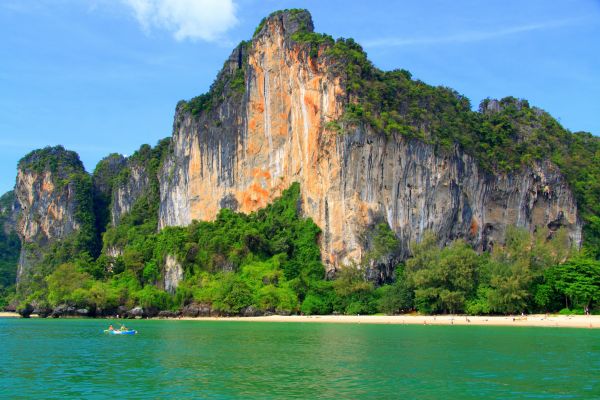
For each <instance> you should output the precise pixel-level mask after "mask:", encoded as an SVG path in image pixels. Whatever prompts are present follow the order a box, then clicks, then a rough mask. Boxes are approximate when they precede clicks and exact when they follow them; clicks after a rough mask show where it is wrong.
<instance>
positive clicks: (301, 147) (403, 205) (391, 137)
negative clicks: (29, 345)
mask: <svg viewBox="0 0 600 400" xmlns="http://www.w3.org/2000/svg"><path fill="white" fill-rule="evenodd" d="M367 84H368V85H367ZM503 129H504V131H502V130H503ZM496 131H501V133H502V134H503V135H504V136H500V135H498V137H496V136H493V135H495V134H496ZM560 135H562V136H560ZM590 136H591V135H590ZM490 138H491V139H490ZM576 138H577V140H579V139H578V138H579V137H576V136H575V134H571V133H570V132H568V131H566V130H564V129H563V128H562V127H560V125H559V124H558V123H557V122H556V121H555V120H553V119H552V118H551V117H550V116H548V115H547V114H546V113H544V112H543V111H541V110H539V109H536V108H533V107H529V105H528V104H527V103H526V102H524V101H518V100H516V99H512V98H508V99H503V100H502V101H495V100H489V99H488V100H485V101H484V102H483V103H482V105H481V107H480V111H479V112H474V111H472V110H471V107H470V103H469V102H468V100H467V99H465V98H464V97H462V96H460V95H459V94H457V93H456V92H453V91H452V90H450V89H447V88H436V87H432V86H429V85H426V84H425V83H423V82H420V81H416V80H413V79H412V77H411V75H410V73H408V72H407V71H403V70H397V71H390V72H383V71H380V70H377V69H376V68H374V67H373V66H372V65H371V64H370V63H369V62H368V59H367V58H366V54H365V53H364V52H363V51H362V49H361V48H360V46H359V45H358V44H356V43H355V42H354V41H352V40H351V39H340V40H338V41H334V40H333V39H332V38H330V37H328V36H327V35H321V34H316V33H314V32H313V23H312V19H311V16H310V14H309V13H308V12H307V11H304V10H287V11H283V12H276V13H273V14H272V15H271V16H269V17H268V18H266V19H265V20H264V21H263V22H262V23H261V24H260V26H259V28H258V29H257V31H256V33H255V34H254V37H253V38H252V40H250V41H247V42H242V43H241V44H240V45H239V46H237V47H236V48H235V49H234V51H233V52H232V54H231V56H230V57H229V58H228V59H227V60H226V62H225V65H224V67H223V69H222V70H221V72H220V73H219V74H218V76H217V78H216V80H215V82H214V84H213V85H212V87H211V90H210V91H209V92H208V93H206V94H204V95H201V96H199V97H197V98H194V99H192V100H190V101H187V102H186V101H181V102H180V103H179V104H178V105H177V107H176V112H175V117H174V123H173V133H172V137H170V138H168V139H165V140H162V141H161V142H159V144H158V145H157V146H156V147H154V148H151V147H150V146H148V145H143V146H142V147H141V148H140V149H139V150H138V151H137V152H136V153H135V154H133V155H132V156H131V157H128V158H125V157H123V156H120V155H116V154H113V155H110V156H109V157H107V158H105V159H104V160H102V161H101V162H100V163H99V164H98V167H97V168H96V171H94V174H93V175H92V176H90V175H88V174H87V173H86V172H85V171H84V170H83V166H82V165H81V162H80V161H79V159H78V157H77V155H76V154H74V153H73V152H69V151H66V150H64V149H62V148H61V147H56V148H46V149H43V150H39V151H35V152H32V153H30V154H29V155H27V156H26V157H25V158H24V159H23V160H22V161H21V163H20V164H19V170H18V176H17V182H16V186H15V197H16V202H15V203H14V209H15V210H17V211H18V213H19V215H20V216H19V217H18V220H17V219H14V218H13V220H14V224H15V225H16V226H17V231H18V233H19V236H20V238H21V241H22V243H23V247H22V250H21V258H20V261H19V272H18V278H19V279H20V280H21V279H23V277H24V276H27V273H28V271H34V270H35V268H33V269H31V268H30V267H32V266H34V265H35V264H36V263H37V262H38V261H40V260H41V258H43V257H45V256H46V255H47V253H48V249H50V248H51V247H52V246H53V245H54V244H56V243H60V246H62V247H61V249H59V250H56V249H55V250H53V254H54V256H53V257H55V255H56V254H58V255H59V256H60V257H62V258H60V257H58V258H56V257H55V258H56V259H61V260H62V259H65V260H66V259H67V258H68V257H69V256H70V255H73V254H75V253H77V252H87V253H88V254H89V255H90V256H91V257H92V258H95V257H96V256H98V254H99V253H100V252H102V253H101V254H102V256H104V257H106V259H107V260H108V261H107V262H106V263H105V265H104V266H103V268H106V269H108V270H110V271H109V272H110V273H112V272H114V271H113V270H112V269H113V267H114V268H117V269H118V268H119V266H118V264H119V262H118V261H119V260H118V259H119V258H123V257H125V256H127V257H128V262H130V264H132V265H135V266H136V267H135V268H137V269H136V273H137V274H138V275H143V274H146V275H147V276H148V277H149V278H148V279H147V281H148V282H153V284H155V285H156V286H157V287H160V288H164V289H166V290H167V291H169V292H171V293H172V292H174V291H175V288H176V287H177V285H178V283H179V282H180V281H181V280H182V279H184V264H185V257H192V256H193V255H194V254H195V253H194V252H198V251H199V250H198V249H196V248H189V249H186V252H181V254H178V256H177V257H176V256H175V254H174V253H166V254H162V253H161V254H160V256H161V259H160V260H159V261H157V262H155V264H160V265H153V264H151V263H148V262H147V259H148V258H149V257H146V255H147V254H145V253H144V251H146V252H150V250H148V249H147V248H144V249H135V251H130V253H129V254H127V255H124V254H123V244H124V242H125V241H126V240H127V239H128V236H127V235H128V233H127V232H126V229H125V228H123V229H122V231H120V229H121V228H120V227H121V226H122V225H123V223H124V221H126V223H127V224H128V225H127V227H132V226H134V227H136V229H139V230H140V231H142V232H144V234H148V235H150V234H153V233H156V232H157V231H158V230H161V229H165V228H166V227H170V226H187V225H189V224H191V223H192V221H193V220H199V221H210V220H213V219H214V218H215V217H216V216H217V214H218V212H219V210H221V209H223V208H229V209H232V210H234V211H241V212H244V213H248V212H253V211H256V210H258V209H260V208H264V207H265V206H267V205H268V204H270V203H272V202H273V200H274V199H275V198H276V197H278V196H280V195H281V193H282V191H284V190H285V189H287V188H289V187H290V186H292V184H293V183H295V182H298V183H299V184H300V185H299V187H300V190H301V194H300V197H301V201H300V209H301V212H302V214H303V215H304V216H306V217H310V218H311V219H312V220H313V221H314V222H315V223H316V225H318V227H319V228H320V229H321V233H320V236H319V245H320V250H321V257H322V261H323V264H324V265H325V267H326V270H327V271H328V272H329V276H331V275H332V274H333V272H335V271H336V270H337V269H340V268H343V266H344V265H347V264H349V263H352V262H361V261H363V260H364V259H365V256H366V255H367V254H368V253H369V251H370V250H371V249H372V246H373V245H372V243H373V238H372V233H373V231H374V229H373V228H374V227H375V226H376V225H380V224H384V225H387V226H389V228H390V229H391V230H392V231H393V232H394V234H395V235H396V237H397V238H398V239H399V243H400V246H399V249H398V250H397V251H396V253H395V254H387V255H385V256H384V257H380V259H377V260H375V259H369V263H370V265H369V270H370V273H369V274H368V276H369V277H370V278H372V279H373V280H377V281H379V282H382V281H386V280H389V278H391V277H392V275H393V267H394V266H395V265H396V263H397V261H399V260H402V259H405V258H407V257H408V256H409V255H410V244H411V242H413V241H419V240H420V239H421V238H422V237H423V235H424V233H425V232H426V231H433V232H434V233H435V234H436V235H437V237H438V239H439V241H440V242H441V243H442V244H443V243H448V242H450V241H452V240H454V239H456V238H464V239H466V240H467V241H468V242H470V243H471V244H472V245H473V246H474V247H475V248H476V249H477V250H479V251H484V250H488V249H490V248H491V247H493V246H494V245H495V244H498V243H502V242H503V240H504V235H505V232H506V229H507V227H509V226H513V225H514V226H518V227H523V228H525V229H527V230H529V231H531V232H533V231H535V230H537V229H539V228H547V229H549V231H550V235H551V234H552V233H553V232H554V231H556V230H557V229H559V228H561V227H562V228H565V230H566V231H567V233H568V236H569V238H570V241H571V243H572V244H573V245H575V246H579V245H580V244H581V243H582V226H583V222H582V218H581V213H582V206H581V205H582V204H584V203H585V204H587V206H586V207H587V208H585V207H584V208H585V209H584V211H585V213H587V215H595V214H594V212H595V211H593V210H591V209H590V207H589V203H590V202H589V201H588V200H587V199H588V198H589V197H590V196H588V195H582V194H581V193H582V192H581V191H582V189H581V187H582V186H578V187H577V190H579V192H577V193H579V194H577V193H575V194H574V192H573V191H572V189H573V186H572V185H571V184H570V183H569V181H568V180H567V178H569V177H570V179H571V181H570V182H572V181H573V176H576V175H577V174H576V172H577V169H576V168H575V169H571V170H569V171H568V173H565V172H564V171H565V170H566V169H565V168H567V169H568V167H569V165H568V163H565V162H564V160H565V158H564V157H563V158H562V161H563V162H562V164H560V163H558V162H557V161H556V160H558V158H557V157H556V153H552V156H553V157H550V151H551V150H552V151H555V149H556V148H558V145H556V146H555V143H554V142H553V141H552V140H556V141H557V143H558V144H559V145H560V146H562V147H560V148H561V149H562V150H561V151H563V153H561V154H564V153H568V152H569V151H568V149H569V147H568V146H570V145H571V144H570V143H576ZM548 139H552V140H548ZM584 139H585V138H584ZM584 139H581V140H584ZM585 140H587V139H585ZM565 143H566V144H565ZM494 146H495V147H494ZM531 148H533V149H534V150H535V151H530V152H528V150H529V149H531ZM498 149H504V151H498ZM565 149H566V150H565ZM532 154H534V155H533V156H532ZM558 164H560V166H559V165H558ZM574 164H576V163H574ZM574 171H575V172H574ZM576 194H577V196H576ZM134 210H137V211H136V212H135V213H134V212H133V211H134ZM132 214H136V216H135V218H130V219H131V220H127V218H128V216H129V217H131V215H132ZM133 219H135V220H133ZM140 227H142V228H140ZM144 257H146V258H144ZM55 261H56V260H55ZM52 265H56V262H55V263H54V264H52ZM46 272H47V271H45V272H44V271H37V272H36V273H37V276H38V277H40V276H41V277H42V279H43V275H44V273H46ZM104 272H106V271H104ZM99 274H100V273H99Z"/></svg>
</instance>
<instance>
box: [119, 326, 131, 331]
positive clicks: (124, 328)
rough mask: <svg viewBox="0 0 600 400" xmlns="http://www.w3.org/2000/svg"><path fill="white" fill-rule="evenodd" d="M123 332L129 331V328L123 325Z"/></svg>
mask: <svg viewBox="0 0 600 400" xmlns="http://www.w3.org/2000/svg"><path fill="white" fill-rule="evenodd" d="M119 329H120V330H121V331H128V330H129V328H126V327H125V325H121V328H119Z"/></svg>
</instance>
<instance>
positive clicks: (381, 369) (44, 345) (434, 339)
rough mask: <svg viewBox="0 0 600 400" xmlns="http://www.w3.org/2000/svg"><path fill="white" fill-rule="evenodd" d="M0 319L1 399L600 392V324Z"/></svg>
mask: <svg viewBox="0 0 600 400" xmlns="http://www.w3.org/2000/svg"><path fill="white" fill-rule="evenodd" d="M107 325H108V321H106V320H82V319H80V320H33V319H32V320H22V319H16V320H15V319H0V397H1V398H11V399H15V398H36V399H41V398H61V399H65V398H86V399H90V398H111V397H114V398H119V399H131V398H150V399H162V398H218V399H219V398H222V399H229V398H317V397H318V398H336V399H344V398H381V399H387V398H403V399H406V398H421V399H440V398H445V399H452V398H457V399H458V398H460V399H465V398H472V399H480V398H503V399H514V398H542V399H544V398H548V399H554V398H584V399H591V398H600V331H598V330H591V329H589V330H587V329H559V328H510V327H476V326H420V325H418V326H417V325H412V326H405V325H364V324H363V325H358V324H357V325H342V324H321V323H274V322H273V323H269V322H236V321H225V322H221V321H218V322H200V321H128V324H127V325H128V326H130V327H131V328H134V329H137V330H138V331H139V332H140V334H139V335H136V336H107V335H104V334H103V333H102V330H103V329H105V328H106V327H107Z"/></svg>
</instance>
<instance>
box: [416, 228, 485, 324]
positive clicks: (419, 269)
mask: <svg viewBox="0 0 600 400" xmlns="http://www.w3.org/2000/svg"><path fill="white" fill-rule="evenodd" d="M413 247H414V257H413V258H412V259H409V260H408V261H407V262H406V268H407V269H406V271H407V278H408V279H407V280H408V281H409V282H410V284H411V285H412V287H413V288H414V291H415V306H416V307H417V309H418V310H419V311H422V312H425V313H432V312H444V313H446V312H450V313H456V312H460V311H464V307H465V302H466V300H467V299H468V298H469V297H471V296H472V295H473V293H474V291H475V288H476V284H477V272H478V270H479V266H480V264H481V259H480V257H479V256H478V255H477V253H476V252H475V251H474V250H473V249H472V248H471V247H470V246H469V245H468V244H467V243H466V242H465V241H463V240H456V241H454V242H452V243H451V244H450V245H449V246H447V247H445V248H444V249H439V247H438V246H437V243H436V240H435V236H433V235H431V234H426V235H425V237H424V239H423V241H422V242H421V244H419V245H415V246H413Z"/></svg>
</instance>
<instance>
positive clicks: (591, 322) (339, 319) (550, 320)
mask: <svg viewBox="0 0 600 400" xmlns="http://www.w3.org/2000/svg"><path fill="white" fill-rule="evenodd" d="M0 318H21V316H20V315H19V314H17V313H11V312H0ZM72 318H77V317H69V319H72ZM98 319H109V320H110V319H113V318H98ZM151 319H153V320H173V321H241V322H244V321H246V322H295V323H336V324H378V325H436V326H451V325H460V326H467V325H474V326H523V327H547V328H588V329H590V328H592V329H600V315H558V314H554V315H552V314H550V315H545V314H533V315H527V316H465V315H410V314H407V315H311V316H306V315H304V316H300V315H291V316H282V315H271V316H262V317H180V318H157V317H155V318H151Z"/></svg>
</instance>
